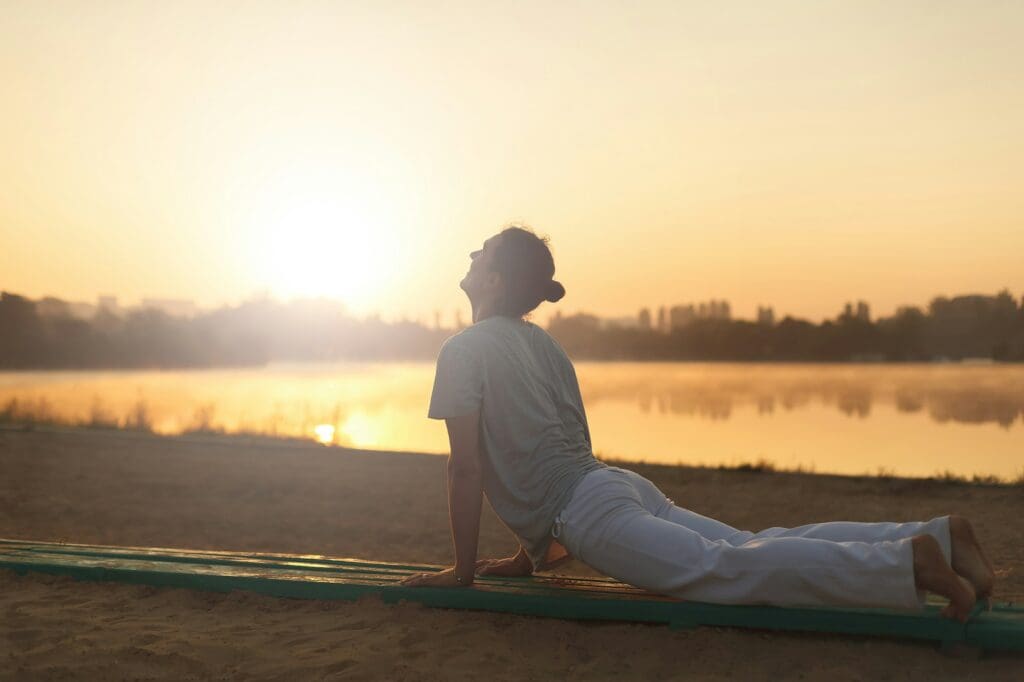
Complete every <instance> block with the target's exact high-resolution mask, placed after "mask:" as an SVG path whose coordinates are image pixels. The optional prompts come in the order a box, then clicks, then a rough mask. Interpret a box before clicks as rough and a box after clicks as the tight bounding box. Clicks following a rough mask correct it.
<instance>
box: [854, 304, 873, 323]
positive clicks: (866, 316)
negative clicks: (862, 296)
mask: <svg viewBox="0 0 1024 682" xmlns="http://www.w3.org/2000/svg"><path fill="white" fill-rule="evenodd" d="M857 319H858V320H860V321H861V322H870V321H871V309H870V308H869V307H868V304H867V301H857Z"/></svg>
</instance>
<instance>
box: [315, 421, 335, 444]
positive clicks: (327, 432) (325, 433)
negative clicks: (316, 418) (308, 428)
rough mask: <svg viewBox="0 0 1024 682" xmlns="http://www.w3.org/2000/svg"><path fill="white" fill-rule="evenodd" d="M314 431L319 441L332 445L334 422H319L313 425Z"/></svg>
mask: <svg viewBox="0 0 1024 682" xmlns="http://www.w3.org/2000/svg"><path fill="white" fill-rule="evenodd" d="M313 433H315V434H316V440H317V442H318V443H323V444H324V445H330V444H331V443H333V442H334V425H333V424H317V425H316V426H315V427H313Z"/></svg>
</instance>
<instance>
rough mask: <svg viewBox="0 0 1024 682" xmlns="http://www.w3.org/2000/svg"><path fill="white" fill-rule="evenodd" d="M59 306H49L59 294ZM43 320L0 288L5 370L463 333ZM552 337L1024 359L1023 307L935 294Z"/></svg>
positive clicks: (587, 320)
mask: <svg viewBox="0 0 1024 682" xmlns="http://www.w3.org/2000/svg"><path fill="white" fill-rule="evenodd" d="M51 301H52V299H51ZM52 308H53V306H52V305H51V306H50V307H49V308H48V310H50V312H48V313H47V314H42V313H41V312H40V311H39V310H38V309H37V305H36V302H34V301H32V300H30V299H28V298H26V297H24V296H19V295H16V294H12V293H7V292H3V293H0V368H2V369H71V368H82V369H85V368H96V369H98V368H125V369H128V368H185V367H232V366H258V365H263V364H266V363H267V362H271V361H331V360H432V359H434V358H435V357H436V355H437V351H438V349H439V348H440V346H441V343H442V342H443V341H444V339H445V338H447V337H448V336H450V335H451V334H452V333H453V332H454V331H455V330H452V329H442V328H438V327H436V326H435V327H428V326H425V325H422V324H420V323H418V322H415V321H399V322H384V321H382V320H381V319H380V318H379V317H369V318H365V319H357V318H355V317H353V316H351V315H350V314H348V313H347V312H346V310H345V309H344V307H343V306H341V305H340V304H338V303H334V302H331V301H325V300H312V301H293V302H289V303H283V302H276V301H272V300H266V299H264V300H254V301H248V302H245V303H242V304H240V305H237V306H233V307H225V308H221V309H218V310H214V311H210V312H204V313H200V314H197V315H195V316H193V317H174V316H170V315H168V314H166V313H164V312H161V311H159V310H156V309H142V310H133V311H128V312H125V313H124V314H115V313H113V312H110V311H108V310H106V309H103V308H100V309H99V310H98V311H97V312H96V313H95V315H93V316H92V317H91V318H85V319H83V318H80V317H76V316H74V315H72V314H70V312H60V311H59V306H57V308H58V312H52ZM548 330H549V332H550V333H551V334H552V335H553V336H555V338H557V339H558V341H559V343H561V344H562V345H563V347H564V348H565V349H566V351H567V352H568V353H569V354H570V355H571V356H573V357H574V358H578V359H593V360H721V361H810V362H836V361H839V362H842V361H851V360H854V361H856V360H884V361H892V362H908V361H932V360H936V359H949V360H961V359H964V358H987V359H991V360H994V361H1000V362H1022V361H1024V300H1022V301H1021V302H1020V304H1018V303H1017V301H1015V300H1014V298H1013V297H1012V296H1011V295H1010V294H1009V292H1007V291H1002V292H1000V293H998V294H996V295H995V296H984V295H970V296H957V297H954V298H944V297H939V298H936V299H934V300H933V301H932V302H931V304H930V305H929V306H928V308H927V310H921V309H920V308H917V307H905V308H901V309H900V310H899V311H897V313H896V314H895V315H893V316H892V317H889V318H881V319H878V320H876V321H870V320H867V319H864V318H863V317H862V316H856V315H852V314H850V313H849V311H847V312H844V313H842V314H840V315H839V316H837V317H836V318H835V319H834V320H826V321H824V322H822V323H820V324H814V323H812V322H809V321H807V320H800V319H796V318H793V317H786V318H784V319H782V320H781V321H780V322H778V323H771V324H765V323H764V322H763V321H762V322H752V321H746V320H730V319H696V320H693V321H692V322H690V323H689V324H687V325H685V326H683V327H680V328H677V329H673V330H672V331H670V332H667V333H663V332H660V331H656V330H653V329H645V328H639V327H616V326H609V325H605V324H603V323H602V321H601V319H600V318H598V317H596V316H594V315H590V314H587V313H580V314H576V315H569V316H560V317H558V318H556V319H554V320H552V322H551V323H550V325H549V326H548Z"/></svg>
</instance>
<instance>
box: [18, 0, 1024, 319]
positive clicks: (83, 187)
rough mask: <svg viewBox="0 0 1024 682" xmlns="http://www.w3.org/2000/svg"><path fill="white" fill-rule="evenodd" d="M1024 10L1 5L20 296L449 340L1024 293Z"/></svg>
mask: <svg viewBox="0 0 1024 682" xmlns="http://www.w3.org/2000/svg"><path fill="white" fill-rule="evenodd" d="M1022 31H1024V3H1020V2H998V1H995V0H992V1H988V2H983V3H978V2H910V1H906V2H870V1H864V2H818V1H813V2H812V1H810V0H808V1H807V2H771V3H764V2H759V1H750V2H740V1H737V2H728V3H721V2H704V3H694V2H681V1H679V0H675V1H671V2H598V1H591V2H564V3H563V2H560V3H551V2H521V3H509V2H493V3H491V2H482V1H480V0H474V1H471V2H443V3H440V2H439V3H432V2H409V3H399V2H386V1H376V2H365V3H361V2H348V3H340V2H334V3H326V2H302V1H301V0H299V1H295V0H290V1H288V2H284V1H280V2H252V1H251V2H245V3H231V2H218V3H208V2H186V1H182V2H174V3H167V2H130V3H129V2H124V3H121V2H113V1H110V2H104V3H87V2H80V1H75V2H47V1H30V2H17V1H12V0H9V1H7V2H4V3H3V4H2V5H0V38H2V39H0V82H2V83H3V84H4V87H3V89H2V90H0V150H2V157H0V158H2V159H3V162H2V163H0V289H3V290H6V291H11V292H17V293H21V294H24V295H28V296H31V297H33V298H37V297H41V296H44V295H54V296H59V297H61V298H66V299H70V300H85V301H94V300H95V299H96V297H97V296H98V295H104V294H112V295H117V296H118V297H119V298H120V300H121V302H122V303H123V304H127V305H131V304H133V303H134V302H137V301H138V300H139V299H141V298H144V297H148V298H176V299H191V300H193V301H195V302H196V303H197V304H199V305H200V306H203V307H214V306H220V305H231V304H236V303H239V302H242V301H244V300H246V299H249V298H252V297H254V296H261V295H270V296H272V297H275V298H280V299H282V300H286V299H289V298H293V297H310V296H317V297H319V296H325V297H331V298H336V299H339V300H341V301H343V302H344V303H345V304H346V305H347V306H348V307H349V308H350V309H351V310H352V311H353V312H354V313H356V314H360V315H361V314H368V313H370V312H373V311H378V312H380V313H381V315H382V317H384V318H385V319H397V318H398V317H412V318H419V319H422V320H424V321H427V320H430V321H432V320H433V314H434V311H435V310H439V311H441V313H442V320H443V321H445V322H447V321H449V320H451V318H452V317H453V315H454V311H455V310H457V309H461V310H462V311H463V313H462V314H463V316H464V318H468V316H469V314H468V312H469V311H468V305H467V303H466V299H465V297H464V294H463V293H462V292H461V291H460V290H459V288H458V282H459V280H460V279H461V277H462V276H463V274H464V273H465V270H466V268H467V266H468V263H469V255H468V254H469V252H470V251H472V250H474V249H476V248H479V246H480V244H482V243H483V241H484V240H485V239H486V238H487V237H489V236H490V235H492V234H494V233H495V232H497V231H499V230H500V229H501V228H502V227H504V226H506V225H508V224H512V223H516V224H526V225H529V226H530V227H532V228H533V229H534V230H536V231H537V232H538V233H540V234H542V235H546V236H548V237H549V238H550V243H551V247H552V251H553V253H554V257H555V263H556V275H555V276H556V278H557V279H559V280H560V281H561V282H562V283H563V284H564V285H565V288H566V290H567V295H566V297H565V298H564V299H563V300H562V301H561V302H560V303H558V304H557V305H554V306H553V305H551V304H547V303H545V304H543V305H542V307H541V308H540V309H539V310H538V312H537V314H536V317H535V319H539V320H541V321H544V320H546V319H547V317H548V316H549V315H550V314H551V313H553V312H554V311H555V310H561V311H562V312H563V314H571V313H573V312H576V311H588V312H593V313H597V314H599V315H602V316H623V315H634V314H635V313H636V311H637V310H638V309H639V308H640V307H642V306H650V307H652V308H656V307H657V306H660V305H672V304H674V303H687V302H699V301H704V300H708V299H726V300H728V301H730V303H731V304H732V310H733V314H734V316H738V317H753V316H754V314H755V310H756V307H757V306H758V305H772V306H774V308H775V310H776V314H777V315H781V314H786V313H789V314H793V315H796V316H798V317H805V318H808V319H813V320H820V319H822V318H827V317H833V316H834V315H836V314H837V313H838V312H839V311H840V309H841V308H842V305H843V303H845V302H846V301H850V300H858V299H863V300H866V301H868V302H869V303H871V305H872V310H873V312H874V313H875V314H883V315H884V314H890V313H891V312H893V311H894V310H895V308H896V307H897V306H899V305H903V304H915V305H926V304H927V302H928V301H929V300H930V299H931V298H932V297H933V296H936V295H954V294H960V293H975V292H977V293H995V292H996V291H998V290H999V289H1002V288H1004V287H1005V288H1009V289H1010V290H1011V292H1012V293H1013V294H1014V295H1015V296H1017V297H1019V296H1021V295H1022V294H1024V267H1022V266H1021V263H1022V262H1024V260H1022V257H1021V254H1022V253H1024V219H1022V215H1024V211H1022V209H1024V191H1021V187H1024V125H1021V121H1024V41H1022V40H1020V39H1019V38H1020V35H1021V34H1022Z"/></svg>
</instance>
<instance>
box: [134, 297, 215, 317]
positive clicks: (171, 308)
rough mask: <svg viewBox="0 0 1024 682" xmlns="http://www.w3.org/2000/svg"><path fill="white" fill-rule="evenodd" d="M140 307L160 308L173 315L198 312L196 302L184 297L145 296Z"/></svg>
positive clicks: (163, 311)
mask: <svg viewBox="0 0 1024 682" xmlns="http://www.w3.org/2000/svg"><path fill="white" fill-rule="evenodd" d="M115 302H116V300H115ZM139 307H140V308H142V309H143V310H159V311H160V312H162V313H165V314H167V315H170V316H171V317H192V316H193V315H195V314H196V304H195V303H193V302H192V301H187V300H184V299H175V298H144V299H142V304H141V305H140V306H139Z"/></svg>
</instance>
